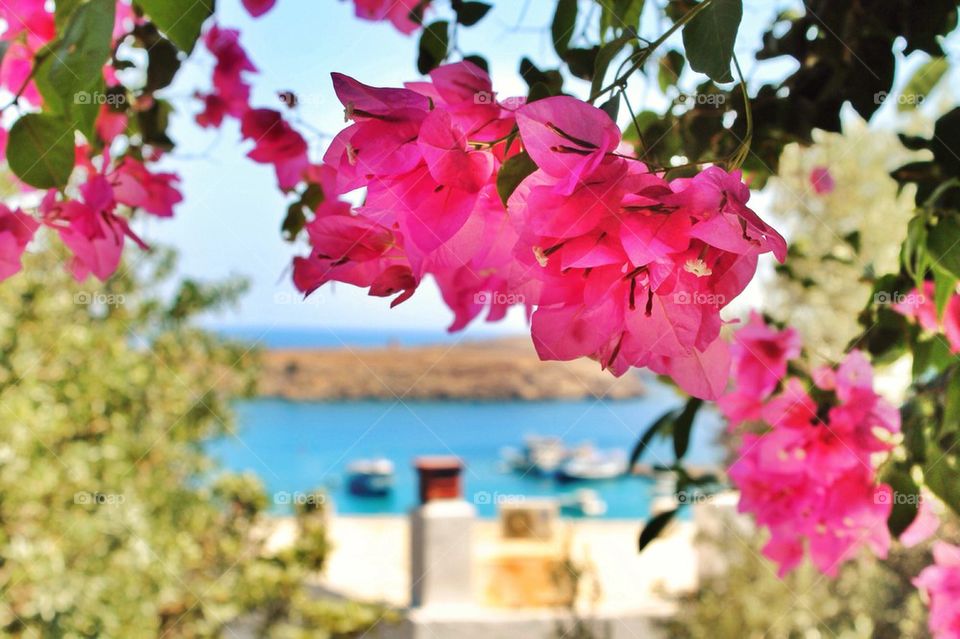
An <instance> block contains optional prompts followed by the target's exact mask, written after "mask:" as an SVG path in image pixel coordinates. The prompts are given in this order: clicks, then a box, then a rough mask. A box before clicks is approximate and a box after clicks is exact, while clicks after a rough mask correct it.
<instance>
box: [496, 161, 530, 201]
mask: <svg viewBox="0 0 960 639" xmlns="http://www.w3.org/2000/svg"><path fill="white" fill-rule="evenodd" d="M536 170H537V164H536V163H535V162H534V161H533V159H532V158H531V157H530V155H529V154H528V153H527V152H526V151H524V152H522V153H518V154H516V155H514V156H513V157H512V158H510V159H509V160H507V161H506V162H504V163H503V166H502V167H500V172H499V173H498V174H497V193H499V194H500V200H501V201H502V202H503V205H504V206H506V205H507V200H509V199H510V196H511V195H512V194H513V192H514V191H515V190H516V189H517V187H518V186H519V185H520V183H521V182H523V180H524V178H526V177H527V176H528V175H530V174H531V173H533V172H534V171H536Z"/></svg>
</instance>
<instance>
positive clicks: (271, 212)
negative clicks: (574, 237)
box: [141, 0, 796, 332]
mask: <svg viewBox="0 0 960 639" xmlns="http://www.w3.org/2000/svg"><path fill="white" fill-rule="evenodd" d="M436 4H437V5H438V6H439V12H440V13H441V14H445V13H446V12H447V11H448V10H449V7H448V3H447V2H445V1H443V0H440V1H438V2H437V3H436ZM494 4H495V5H496V6H495V8H494V10H493V11H491V12H490V13H489V14H488V16H487V17H486V18H485V19H484V20H483V21H482V22H481V23H480V24H479V25H477V26H476V27H473V28H469V29H461V32H460V41H461V48H462V49H463V50H464V51H465V52H468V53H472V52H477V53H480V54H482V55H484V56H485V57H487V59H488V60H489V61H490V63H491V74H492V76H493V80H494V88H495V89H496V90H497V91H498V93H499V94H500V95H501V96H508V95H522V94H524V93H525V85H524V84H523V83H522V81H521V79H520V77H519V75H518V74H517V66H518V62H519V60H520V58H521V57H522V56H523V55H527V56H529V57H531V58H532V59H533V60H534V61H535V62H536V63H538V64H539V65H541V66H545V67H549V66H556V64H557V60H556V57H555V54H554V53H553V51H552V46H551V44H550V40H549V24H550V20H551V17H552V10H553V8H554V7H555V2H554V0H530V1H529V7H528V9H527V10H526V13H525V15H524V16H523V22H522V24H519V26H518V19H519V18H520V15H521V12H522V6H523V4H524V3H523V2H520V1H519V0H511V1H503V0H500V1H497V2H494ZM648 4H652V3H648ZM745 4H746V10H745V19H744V25H743V27H742V29H741V36H740V38H739V39H738V45H737V46H738V51H739V52H740V54H741V59H749V57H750V54H751V52H752V51H754V50H755V49H756V48H757V47H758V46H759V42H760V33H761V29H762V27H763V25H766V24H769V23H770V21H771V20H772V17H773V16H774V15H775V13H776V11H777V9H778V8H782V7H783V6H785V5H796V3H791V2H771V1H769V0H747V2H746V3H745ZM581 5H582V6H583V7H586V6H587V5H586V4H584V3H581ZM648 8H649V9H652V8H653V7H648ZM217 12H218V15H217V18H218V21H219V22H220V24H221V25H223V26H228V27H238V28H240V30H241V34H242V40H241V42H242V44H243V45H244V46H245V47H246V49H247V51H248V52H249V53H250V55H251V57H252V58H253V60H254V62H255V64H257V66H258V67H259V69H260V74H259V75H257V76H255V77H254V80H253V84H254V95H253V100H252V103H253V104H254V106H264V107H271V108H279V109H282V108H283V107H282V105H281V104H280V102H279V99H278V98H277V95H276V93H277V91H280V90H292V91H293V92H295V93H296V94H297V95H298V96H299V98H300V101H301V107H300V108H299V114H298V115H296V116H295V118H296V119H297V120H299V121H300V122H298V123H297V126H298V129H299V130H300V131H301V132H302V133H303V134H304V135H305V136H306V137H307V138H308V139H309V140H310V142H311V145H312V147H313V148H312V151H313V153H314V157H315V158H319V156H320V154H321V153H322V151H323V148H324V144H325V143H326V141H327V140H328V139H329V137H325V136H330V135H332V134H335V133H336V132H337V131H339V130H340V129H341V128H343V126H344V122H343V111H342V107H341V105H340V103H339V102H338V101H337V100H336V97H335V95H334V93H333V89H332V86H331V84H330V77H329V75H330V72H331V71H340V72H343V73H346V74H348V75H351V76H353V77H355V78H357V79H358V80H360V81H362V82H365V83H368V84H373V85H379V86H399V85H400V84H401V83H402V82H404V81H406V80H413V79H416V78H417V73H416V70H415V55H416V44H417V39H416V36H411V37H406V36H403V35H401V34H399V33H398V32H397V31H395V30H394V29H393V28H392V27H391V26H390V25H389V24H388V23H371V22H364V21H360V20H357V19H355V18H354V17H353V6H352V3H351V2H341V1H339V0H319V1H315V2H303V1H297V0H279V2H278V3H277V6H276V8H275V9H274V10H273V11H272V12H270V13H268V14H267V15H266V16H264V17H262V18H260V19H259V20H252V19H250V18H249V17H248V16H247V15H246V14H245V13H244V12H243V9H242V8H241V6H240V1H239V0H224V1H223V2H220V3H218V7H217ZM646 16H647V19H646V20H645V27H644V29H645V31H646V30H647V29H649V31H650V33H652V34H656V33H657V31H658V26H657V25H656V24H654V23H653V19H654V17H655V16H654V13H653V12H651V11H648V12H647V14H646ZM211 69H212V60H210V59H209V58H208V57H207V56H206V55H205V54H204V52H201V51H199V48H198V53H197V54H195V55H194V56H193V58H192V59H191V60H190V61H189V62H188V63H187V64H186V66H185V70H184V72H183V73H182V74H181V75H180V77H179V78H178V81H177V83H176V85H175V86H174V87H172V88H171V89H170V97H171V99H172V101H173V102H174V104H175V106H176V107H177V108H178V114H177V115H176V117H175V119H174V121H173V129H172V133H173V137H174V139H175V140H176V141H177V143H178V148H177V150H176V151H175V153H174V154H173V156H172V157H171V158H170V159H169V162H170V166H171V167H175V168H176V169H177V170H178V171H179V172H180V174H181V175H182V177H183V182H182V188H183V192H184V196H185V199H184V202H183V203H182V204H181V205H180V207H179V209H178V211H177V215H176V217H175V219H174V220H172V221H170V220H151V221H148V222H147V223H146V224H145V226H143V227H141V228H142V229H143V233H144V235H145V237H147V238H148V239H149V240H150V241H153V242H157V243H162V244H171V245H173V246H175V247H177V248H178V249H179V252H180V255H181V272H182V273H183V274H185V275H189V276H192V277H198V278H203V279H210V280H212V279H217V278H222V277H224V276H228V275H235V274H239V275H243V276H245V277H247V278H248V279H249V280H250V282H251V290H250V292H249V293H248V295H247V296H246V298H245V299H244V300H243V302H242V305H241V307H240V309H239V311H237V312H234V313H231V314H229V315H221V316H218V317H217V318H215V322H216V323H217V324H230V325H246V326H275V327H306V326H316V327H324V328H332V327H352V328H366V329H379V328H382V327H388V326H389V327H391V328H396V329H410V328H416V329H436V330H442V329H444V328H445V327H446V325H447V324H448V323H449V321H450V318H451V314H450V312H449V311H448V310H447V309H446V308H445V307H444V305H443V303H442V301H441V300H440V297H439V294H438V293H437V291H436V289H435V287H434V286H433V284H432V282H427V283H425V284H424V285H423V286H421V288H420V289H419V290H418V291H417V294H416V295H415V296H414V298H413V299H411V300H410V301H408V302H405V303H404V304H402V305H400V306H399V307H397V308H395V309H392V310H391V309H389V308H388V304H387V303H386V301H385V300H383V299H380V298H371V297H368V296H367V295H366V294H365V293H364V292H363V291H360V290H356V289H352V288H351V287H348V286H337V287H335V288H332V289H331V288H327V289H324V290H321V291H319V292H317V293H315V294H314V296H312V297H311V298H309V299H307V300H305V301H300V299H299V297H300V296H299V295H298V294H297V293H296V292H295V290H294V288H293V286H292V285H291V284H290V275H289V270H288V267H289V263H290V259H291V257H292V256H293V255H295V254H298V253H303V252H304V248H303V246H295V245H291V244H288V243H286V242H284V241H283V240H282V239H281V236H280V232H279V226H280V222H281V220H282V219H283V216H284V214H285V211H286V206H287V203H288V202H287V201H286V199H285V198H284V197H283V196H282V194H281V193H280V192H279V191H278V190H277V189H276V186H275V177H274V174H273V170H272V167H270V166H265V165H259V164H255V163H253V162H252V161H250V160H248V159H247V158H246V157H245V153H246V151H247V150H248V146H247V145H245V144H244V143H242V142H241V141H240V136H239V131H238V127H237V126H236V123H234V122H230V123H228V124H226V125H225V126H224V127H223V129H222V130H220V131H209V130H206V131H205V130H202V129H200V128H198V127H197V126H196V125H195V124H194V123H193V120H192V117H193V114H194V112H195V109H196V104H195V101H193V100H191V99H190V98H189V96H190V95H191V94H192V92H193V91H194V90H196V89H198V88H200V89H202V88H204V87H206V86H207V85H208V83H209V74H210V70H211ZM789 70H790V63H789V62H788V63H786V64H779V65H774V67H773V68H768V67H765V68H763V69H762V70H761V71H762V76H769V75H771V74H773V75H778V74H782V73H784V72H788V71H789ZM745 73H746V74H747V76H748V77H752V78H753V79H759V78H758V76H757V74H756V73H753V71H752V70H750V69H749V68H747V69H745ZM688 75H689V77H687V78H686V79H687V80H688V81H691V82H692V81H695V80H698V79H699V78H697V77H695V76H694V75H693V74H689V73H688ZM587 89H588V87H587V84H586V83H584V82H582V81H579V80H573V81H570V82H568V85H567V90H568V91H572V92H575V93H579V94H581V95H583V93H585V91H586V90H587ZM630 94H631V96H632V97H631V102H633V103H634V104H635V106H636V107H637V108H638V109H642V108H646V107H652V108H654V109H656V108H663V105H664V101H663V98H662V96H659V95H657V93H656V91H655V90H653V89H652V87H648V86H646V85H645V81H644V79H643V78H641V77H637V79H636V81H631V86H630ZM295 121H296V120H295ZM760 213H761V214H762V213H763V211H760ZM523 328H524V319H523V317H522V314H521V313H520V312H516V313H513V314H511V315H510V316H509V317H508V319H507V320H506V321H505V322H501V323H500V324H498V325H483V326H481V327H480V328H479V330H480V331H489V330H495V331H510V332H519V331H522V330H523ZM473 330H474V332H476V331H477V330H478V329H476V328H474V329H473Z"/></svg>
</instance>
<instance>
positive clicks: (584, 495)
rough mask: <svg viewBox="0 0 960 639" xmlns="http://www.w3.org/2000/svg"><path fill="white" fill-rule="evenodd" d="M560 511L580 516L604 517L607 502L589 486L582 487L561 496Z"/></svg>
mask: <svg viewBox="0 0 960 639" xmlns="http://www.w3.org/2000/svg"><path fill="white" fill-rule="evenodd" d="M559 501H560V512H562V513H564V514H567V515H576V516H579V517H603V516H604V515H605V514H607V502H605V501H604V500H603V498H602V497H600V493H598V492H597V491H595V490H591V489H589V488H581V489H580V490H578V491H576V492H573V493H571V494H569V495H563V496H561V497H560V500H559Z"/></svg>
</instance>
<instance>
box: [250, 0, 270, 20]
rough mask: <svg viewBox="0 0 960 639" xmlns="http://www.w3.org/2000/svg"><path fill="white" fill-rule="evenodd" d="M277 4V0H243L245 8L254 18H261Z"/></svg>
mask: <svg viewBox="0 0 960 639" xmlns="http://www.w3.org/2000/svg"><path fill="white" fill-rule="evenodd" d="M275 4H277V0H243V8H244V9H246V10H247V13H249V14H250V15H251V16H253V17H254V18H259V17H260V16H262V15H263V14H265V13H267V12H268V11H270V10H271V9H273V6H274V5H275Z"/></svg>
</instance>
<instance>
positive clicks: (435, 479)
mask: <svg viewBox="0 0 960 639" xmlns="http://www.w3.org/2000/svg"><path fill="white" fill-rule="evenodd" d="M413 465H414V467H415V468H416V469H417V474H418V475H419V477H420V491H419V492H420V503H421V504H425V503H427V502H428V501H435V500H438V499H460V498H461V497H462V495H463V492H462V490H461V487H460V471H461V470H463V462H462V461H460V458H458V457H453V456H444V457H417V458H416V459H414V460H413Z"/></svg>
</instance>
